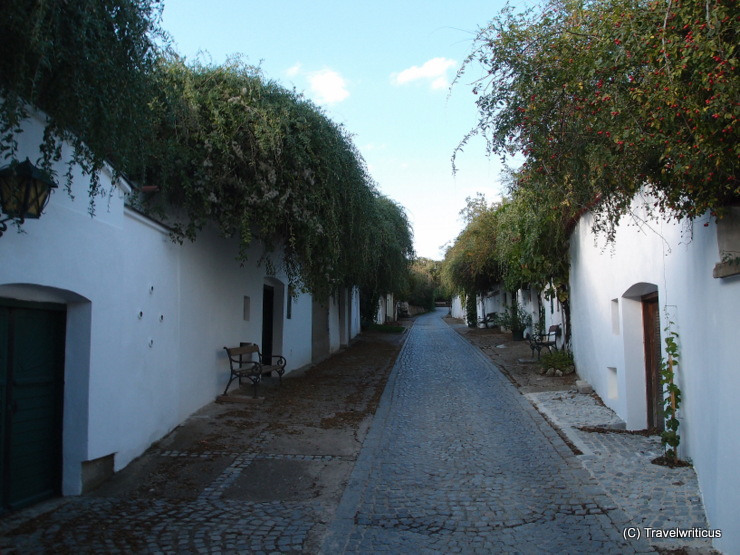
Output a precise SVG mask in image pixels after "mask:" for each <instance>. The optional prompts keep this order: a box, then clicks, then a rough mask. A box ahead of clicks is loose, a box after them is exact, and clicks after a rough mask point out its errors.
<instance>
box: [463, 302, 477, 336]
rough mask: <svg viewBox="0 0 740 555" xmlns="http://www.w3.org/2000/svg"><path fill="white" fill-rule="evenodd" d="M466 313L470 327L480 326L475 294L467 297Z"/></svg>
mask: <svg viewBox="0 0 740 555" xmlns="http://www.w3.org/2000/svg"><path fill="white" fill-rule="evenodd" d="M465 314H466V316H467V321H468V327H471V328H475V327H477V326H478V303H477V302H476V298H475V295H468V296H467V297H466V298H465Z"/></svg>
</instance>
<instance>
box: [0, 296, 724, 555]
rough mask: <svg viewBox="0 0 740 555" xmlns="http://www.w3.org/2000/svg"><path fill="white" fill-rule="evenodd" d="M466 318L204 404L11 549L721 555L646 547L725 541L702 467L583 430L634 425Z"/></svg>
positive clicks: (636, 442)
mask: <svg viewBox="0 0 740 555" xmlns="http://www.w3.org/2000/svg"><path fill="white" fill-rule="evenodd" d="M446 312H447V311H446V309H444V310H438V311H437V312H436V313H433V314H428V315H424V316H420V317H418V318H416V319H414V320H407V321H405V322H404V323H405V325H407V326H411V325H412V324H413V326H412V327H411V328H410V329H409V330H408V331H407V333H405V334H402V335H401V334H381V333H377V332H365V333H363V334H362V335H361V336H360V337H359V338H358V339H357V340H356V341H355V342H353V344H352V345H351V346H350V347H349V348H348V349H346V350H344V351H342V352H340V353H338V354H337V355H335V356H333V357H331V358H330V359H328V360H326V361H324V362H323V363H321V364H318V365H316V366H315V367H312V368H310V369H308V370H307V371H306V372H297V373H294V374H291V375H289V376H287V377H286V379H285V381H284V384H283V385H282V386H278V384H277V380H274V381H271V380H267V381H266V383H265V384H264V385H262V386H260V389H259V391H258V393H257V397H256V398H255V396H254V391H253V390H252V388H251V386H244V388H242V389H241V390H237V391H235V392H233V394H230V395H229V397H228V398H224V399H221V400H220V402H218V403H213V404H211V405H208V406H207V407H204V408H203V409H202V410H201V411H199V412H197V413H196V414H194V415H193V416H192V417H191V418H190V419H188V420H187V421H186V422H184V423H183V424H182V425H181V426H180V427H178V428H177V429H176V430H174V431H173V432H172V433H171V434H170V435H168V436H167V437H165V438H163V439H162V440H161V441H159V442H158V443H156V444H155V445H153V446H152V447H151V448H150V449H149V450H148V451H147V452H146V453H145V454H144V455H142V456H141V457H140V458H139V459H138V460H136V461H134V462H133V463H132V464H131V465H129V466H128V467H127V468H125V469H123V470H122V471H120V472H119V473H117V474H116V475H115V476H114V477H113V478H112V479H111V480H109V481H108V482H106V483H105V484H103V485H102V486H101V487H100V488H98V489H97V490H95V491H93V492H90V493H88V494H86V495H83V496H80V497H67V498H62V499H55V500H51V501H48V502H45V503H41V504H39V505H38V506H35V507H32V508H30V509H26V510H24V511H19V512H17V513H11V514H9V515H6V516H4V517H2V518H0V553H3V554H13V555H15V554H22V553H154V554H160V553H162V554H165V553H166V554H179V553H222V554H227V553H228V554H231V553H250V554H251V553H258V554H259V553H318V552H321V553H325V554H327V555H330V554H331V555H333V554H334V553H455V552H459V553H502V552H517V553H642V552H650V551H652V549H653V548H656V549H659V550H661V551H662V552H663V553H665V552H669V551H670V552H674V551H672V550H680V549H684V548H689V549H690V551H689V552H690V553H695V554H698V553H711V552H712V551H711V545H710V544H709V542H708V541H706V540H704V541H682V542H679V543H676V542H675V541H665V540H663V541H659V540H651V542H650V544H648V543H647V542H646V541H645V539H644V538H642V539H640V540H629V541H626V540H625V539H624V538H623V531H624V530H625V529H626V528H628V527H641V528H644V527H647V526H651V527H657V528H663V527H665V528H682V529H689V528H692V527H698V528H701V529H706V528H707V527H708V526H707V522H706V519H705V517H704V511H703V506H702V503H701V497H700V494H699V490H698V484H697V481H696V475H695V473H694V471H693V469H692V468H682V469H675V470H670V469H666V468H665V467H659V466H656V465H652V464H650V460H651V458H653V457H654V456H655V455H656V454H657V452H658V451H659V439H658V438H657V437H655V436H649V437H644V436H640V435H629V434H617V433H591V432H587V431H583V430H581V429H580V428H579V427H582V426H590V427H600V426H605V427H607V428H612V427H613V428H619V427H620V425H621V426H622V427H623V423H622V422H621V421H619V419H618V417H617V416H616V415H615V414H614V413H613V412H612V411H611V410H609V409H608V408H606V407H605V406H604V405H603V404H601V403H600V400H599V399H598V398H597V397H596V396H593V395H582V394H578V393H575V390H574V389H573V387H572V385H573V384H572V383H571V382H572V381H573V380H572V379H571V378H569V377H563V378H549V377H545V376H541V375H540V374H539V372H538V371H537V366H536V365H533V364H525V362H524V361H525V359H526V357H528V356H529V349H528V347H527V346H526V343H525V342H510V341H508V340H507V337H506V336H504V334H501V333H500V332H497V331H495V330H483V329H480V330H471V329H470V328H466V327H465V326H464V325H460V324H455V323H454V321H452V320H450V321H448V322H445V321H444V320H443V318H442V317H443V316H444V315H445V314H446ZM399 350H400V354H399ZM499 370H501V371H499ZM521 393H524V395H522V394H521ZM535 406H536V407H537V409H535ZM538 410H539V411H540V412H538ZM543 415H545V416H546V417H547V419H546V418H545V417H543ZM548 420H549V421H550V423H548ZM556 430H557V431H556ZM564 436H567V438H568V440H569V442H570V443H571V446H570V447H569V446H568V445H567V444H566V442H565V440H564V439H563V437H564ZM574 449H575V450H576V451H574ZM578 449H580V451H581V454H580V455H576V454H574V453H575V452H577V450H578ZM675 552H676V553H686V551H682V550H681V551H675Z"/></svg>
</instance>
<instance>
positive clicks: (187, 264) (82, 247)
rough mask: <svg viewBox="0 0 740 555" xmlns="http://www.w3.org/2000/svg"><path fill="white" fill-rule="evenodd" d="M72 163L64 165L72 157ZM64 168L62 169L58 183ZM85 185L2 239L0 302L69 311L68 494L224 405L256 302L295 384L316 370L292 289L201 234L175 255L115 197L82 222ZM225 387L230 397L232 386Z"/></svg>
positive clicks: (305, 306) (346, 335)
mask: <svg viewBox="0 0 740 555" xmlns="http://www.w3.org/2000/svg"><path fill="white" fill-rule="evenodd" d="M41 130H42V123H41V121H40V120H38V119H35V120H33V121H32V122H30V123H29V125H28V126H27V128H26V129H25V133H23V134H21V135H19V136H18V139H19V143H20V148H19V152H18V155H17V156H18V158H19V159H20V160H23V159H25V157H26V156H28V157H29V158H30V159H31V161H32V162H33V161H35V160H36V159H37V158H38V152H37V151H36V150H35V149H36V145H38V144H39V142H40V134H41V132H42V131H41ZM67 154H68V153H67ZM65 171H66V167H65V166H63V165H61V164H60V165H59V166H58V173H57V175H64V172H65ZM88 183H89V179H88V178H87V177H85V176H82V175H75V178H74V182H73V187H72V191H71V193H72V194H71V195H70V194H67V193H66V192H65V191H64V190H63V187H60V188H59V189H58V190H56V191H55V193H54V194H53V195H52V198H51V201H50V203H49V205H48V206H47V208H46V210H45V213H44V214H43V215H42V217H41V218H40V219H38V220H27V221H26V222H25V224H24V225H23V228H22V230H23V231H22V232H21V233H18V232H16V229H15V227H14V226H13V225H10V226H9V229H8V230H7V231H6V232H5V234H4V235H3V236H2V237H0V299H13V300H20V301H43V302H52V303H58V304H61V305H65V306H66V314H67V316H66V318H67V326H66V338H65V340H64V341H65V363H64V382H65V383H64V392H63V395H64V412H63V426H62V428H63V430H62V436H63V437H62V450H63V453H62V465H63V469H62V487H61V490H62V493H63V494H65V495H74V494H79V493H80V492H81V491H83V489H84V488H85V476H84V472H83V470H82V467H83V463H85V462H87V461H95V460H99V459H101V458H110V457H111V456H113V461H114V469H115V470H116V471H117V470H119V469H121V468H123V467H124V466H126V465H127V464H128V463H129V462H131V461H132V460H133V459H134V458H136V457H137V456H139V455H140V454H141V453H142V452H143V451H144V450H145V449H146V448H147V447H148V446H149V445H151V444H152V443H153V442H154V441H156V440H158V439H160V438H161V437H163V436H164V435H165V434H167V433H168V432H170V431H171V430H172V429H173V428H175V427H176V426H177V425H178V424H180V423H181V422H182V421H183V420H184V419H185V418H187V417H188V416H189V415H190V414H192V413H193V412H194V411H196V410H197V409H199V408H201V407H202V406H204V405H206V404H208V403H210V402H212V401H213V400H214V399H215V398H216V397H217V396H218V395H219V394H221V393H222V392H223V389H224V387H225V386H226V383H227V381H228V378H229V369H228V362H227V359H226V357H225V352H224V350H223V347H224V346H236V345H238V344H239V342H242V341H248V342H254V343H257V344H261V343H262V337H263V336H262V332H263V330H262V313H263V306H262V303H263V291H264V288H265V286H269V287H272V289H273V291H274V305H273V309H274V324H273V352H274V353H275V354H282V355H284V356H285V357H286V359H287V361H288V366H287V370H288V371H291V370H294V369H297V368H300V367H303V366H306V365H308V364H310V363H311V362H312V355H313V353H312V335H313V330H312V317H313V310H314V302H313V301H312V298H311V296H310V295H308V294H301V295H298V296H297V297H291V296H290V295H289V294H288V286H287V279H286V278H285V276H282V275H267V273H266V270H265V268H264V267H260V266H258V265H257V263H256V261H257V260H258V259H259V254H260V251H259V250H258V249H259V247H258V246H257V245H255V246H254V247H253V248H252V251H251V252H250V256H249V259H248V261H247V263H246V264H244V265H243V266H242V265H241V264H240V263H239V262H238V261H237V260H236V259H235V256H236V254H237V252H238V248H237V245H236V243H235V242H234V241H230V240H226V239H223V238H221V237H219V236H217V234H216V233H215V232H213V231H212V230H205V231H204V232H203V233H202V234H201V235H200V236H199V237H198V239H197V241H195V242H194V243H188V242H186V243H185V244H183V245H178V244H176V243H174V242H173V241H172V240H171V239H170V237H169V234H168V231H167V230H166V229H165V228H163V227H162V226H161V225H159V224H157V223H155V222H153V221H151V220H149V219H147V218H146V217H144V216H142V215H140V214H138V213H137V212H136V211H134V210H132V209H130V208H128V207H127V206H125V204H124V193H125V192H127V191H128V185H127V184H126V183H118V184H116V185H112V184H111V174H110V173H109V172H103V174H102V175H101V183H102V186H103V190H104V191H106V193H107V194H106V196H105V198H98V199H97V202H96V210H95V214H94V216H92V217H91V216H90V214H89V213H88V200H89V197H88V193H87V185H88ZM330 304H331V305H332V306H333V307H334V308H332V312H331V317H330V318H329V319H328V325H327V329H326V330H325V331H324V330H321V331H320V333H326V334H327V335H328V336H329V346H330V351H331V352H334V351H336V350H338V349H339V348H340V346H341V345H346V344H347V343H348V342H349V341H350V340H351V338H352V337H354V336H355V335H357V333H359V331H360V325H359V313H360V311H359V295H358V294H357V292H356V291H354V290H353V291H351V292H343V293H342V294H341V300H339V301H337V300H331V301H330ZM232 387H234V386H233V385H232Z"/></svg>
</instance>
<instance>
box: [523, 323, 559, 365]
mask: <svg viewBox="0 0 740 555" xmlns="http://www.w3.org/2000/svg"><path fill="white" fill-rule="evenodd" d="M561 334H562V330H561V329H560V324H554V325H552V326H550V327H549V328H548V330H547V333H539V334H537V333H533V334H532V335H530V336H529V347H530V348H531V349H532V356H534V352H535V351H537V360H539V359H540V354H541V351H542V349H547V352H548V353H552V350H553V348H554V349H555V350H556V351H557V350H558V337H560V335H561Z"/></svg>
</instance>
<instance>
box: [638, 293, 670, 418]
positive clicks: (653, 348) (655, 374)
mask: <svg viewBox="0 0 740 555" xmlns="http://www.w3.org/2000/svg"><path fill="white" fill-rule="evenodd" d="M642 325H643V336H644V338H645V383H646V385H647V388H646V389H647V417H648V418H647V425H648V428H657V429H659V430H663V429H664V428H665V422H664V418H663V387H662V386H661V384H660V313H659V311H658V293H651V294H649V295H645V296H643V297H642Z"/></svg>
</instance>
